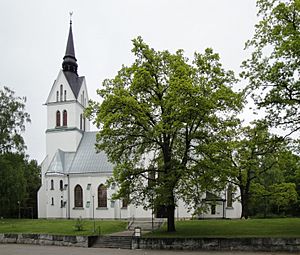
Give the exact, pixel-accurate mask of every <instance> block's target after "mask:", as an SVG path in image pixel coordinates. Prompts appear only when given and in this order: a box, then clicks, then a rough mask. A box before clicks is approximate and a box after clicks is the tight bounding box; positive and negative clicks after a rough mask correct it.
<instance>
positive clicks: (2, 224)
mask: <svg viewBox="0 0 300 255" xmlns="http://www.w3.org/2000/svg"><path fill="white" fill-rule="evenodd" d="M82 223H83V230H82V231H76V228H75V225H76V220H58V219H55V220H45V219H36V220H29V219H21V220H19V219H0V233H32V234H54V235H95V234H96V235H98V234H99V230H100V233H101V234H103V235H106V234H110V233H114V232H120V231H123V230H126V227H127V222H125V221H117V220H115V221H100V220H99V221H95V229H96V233H94V232H93V230H94V221H92V220H83V221H82Z"/></svg>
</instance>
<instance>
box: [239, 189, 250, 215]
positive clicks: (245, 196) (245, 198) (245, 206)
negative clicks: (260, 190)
mask: <svg viewBox="0 0 300 255" xmlns="http://www.w3.org/2000/svg"><path fill="white" fill-rule="evenodd" d="M240 191H241V203H242V214H241V218H242V219H248V217H249V191H247V189H246V188H244V189H243V188H240Z"/></svg>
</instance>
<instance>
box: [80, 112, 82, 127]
mask: <svg viewBox="0 0 300 255" xmlns="http://www.w3.org/2000/svg"><path fill="white" fill-rule="evenodd" d="M80 130H82V114H80Z"/></svg>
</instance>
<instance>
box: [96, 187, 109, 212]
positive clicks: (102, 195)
mask: <svg viewBox="0 0 300 255" xmlns="http://www.w3.org/2000/svg"><path fill="white" fill-rule="evenodd" d="M98 207H107V189H106V187H105V186H104V185H103V184H100V185H99V187H98Z"/></svg>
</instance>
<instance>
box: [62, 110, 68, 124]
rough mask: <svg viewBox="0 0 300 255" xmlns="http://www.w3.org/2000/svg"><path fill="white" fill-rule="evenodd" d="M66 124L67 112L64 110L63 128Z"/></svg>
mask: <svg viewBox="0 0 300 255" xmlns="http://www.w3.org/2000/svg"><path fill="white" fill-rule="evenodd" d="M67 124H68V114H67V111H66V110H64V111H63V126H64V127H66V126H67Z"/></svg>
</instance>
